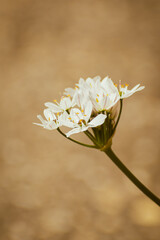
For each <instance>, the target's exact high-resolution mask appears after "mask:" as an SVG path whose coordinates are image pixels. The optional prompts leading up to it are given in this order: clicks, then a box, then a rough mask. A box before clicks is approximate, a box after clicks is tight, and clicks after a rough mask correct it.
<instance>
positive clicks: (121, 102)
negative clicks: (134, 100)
mask: <svg viewBox="0 0 160 240" xmlns="http://www.w3.org/2000/svg"><path fill="white" fill-rule="evenodd" d="M122 107H123V99H120V109H119V115H118V118H117V121H116V124H115V126H114V130H113V132H114V131H115V130H116V127H117V125H118V123H119V120H120V117H121V113H122Z"/></svg>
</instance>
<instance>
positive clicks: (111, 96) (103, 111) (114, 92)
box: [35, 76, 160, 206]
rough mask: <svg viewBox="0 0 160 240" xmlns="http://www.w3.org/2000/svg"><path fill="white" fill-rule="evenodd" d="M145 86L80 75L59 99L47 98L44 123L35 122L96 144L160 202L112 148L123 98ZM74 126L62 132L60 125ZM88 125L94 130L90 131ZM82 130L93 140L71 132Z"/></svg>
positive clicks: (93, 146)
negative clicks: (76, 135)
mask: <svg viewBox="0 0 160 240" xmlns="http://www.w3.org/2000/svg"><path fill="white" fill-rule="evenodd" d="M142 89H144V86H140V84H138V85H136V86H135V87H134V88H132V89H131V90H129V89H128V85H126V86H123V85H121V81H120V82H119V88H118V87H117V84H114V83H113V82H112V80H111V79H110V78H109V77H105V78H104V79H103V80H101V78H100V77H99V76H98V77H95V78H93V79H92V78H87V79H86V80H84V79H82V78H80V80H79V83H77V84H76V86H75V88H66V89H65V92H64V95H65V97H64V96H62V97H61V100H60V102H59V103H58V102H57V100H54V103H53V102H46V103H45V106H46V107H47V109H44V116H45V119H44V118H43V117H42V116H41V115H37V117H38V119H39V120H40V122H41V123H35V124H36V125H39V126H42V127H43V128H45V129H48V130H54V129H57V131H58V132H59V133H60V134H61V135H62V136H64V137H65V138H67V139H68V140H70V141H72V142H74V143H77V144H79V145H81V146H85V147H88V148H95V149H98V150H100V151H103V152H104V153H105V154H106V155H107V156H108V157H109V158H110V159H111V160H112V161H113V162H114V163H115V164H116V166H117V167H118V168H119V169H120V170H121V171H122V172H123V173H124V174H125V175H126V176H127V177H128V178H129V179H130V180H131V181H132V183H133V184H135V185H136V186H137V187H138V188H139V189H140V190H141V191H142V192H143V193H144V194H145V195H146V196H147V197H149V198H150V199H151V200H152V201H153V202H155V203H156V204H157V205H159V206H160V199H159V198H158V197H157V196H156V195H155V194H153V193H152V192H151V191H150V190H149V189H148V188H147V187H146V186H144V185H143V184H142V183H141V182H140V181H139V180H138V179H137V178H136V177H135V176H134V175H133V173H132V172H131V171H130V170H129V169H128V168H127V167H126V166H125V165H124V164H123V163H122V162H121V161H120V160H119V158H118V157H117V156H116V155H115V153H114V152H113V151H112V149H111V146H112V139H113V136H114V134H115V131H116V128H117V126H118V123H119V120H120V117H121V113H122V107H123V99H124V98H128V97H130V96H131V95H133V94H134V93H135V92H137V91H141V90H142ZM118 102H120V109H119V113H118V116H117V117H116V115H115V107H116V105H117V103H118ZM62 126H65V127H68V128H71V130H70V131H69V132H67V133H63V132H62V131H61V129H60V127H62ZM89 129H91V130H92V132H91V131H89ZM80 132H83V133H84V134H85V135H86V136H87V137H88V138H89V139H90V140H91V142H92V143H93V145H89V144H85V143H82V142H79V141H77V140H74V139H73V138H71V137H70V136H71V135H73V134H77V133H80Z"/></svg>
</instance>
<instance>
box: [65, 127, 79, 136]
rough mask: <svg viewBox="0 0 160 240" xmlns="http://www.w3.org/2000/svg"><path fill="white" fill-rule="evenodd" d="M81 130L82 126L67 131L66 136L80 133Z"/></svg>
mask: <svg viewBox="0 0 160 240" xmlns="http://www.w3.org/2000/svg"><path fill="white" fill-rule="evenodd" d="M79 132H81V128H80V127H79V128H74V129H72V130H71V131H69V132H68V133H66V136H67V137H69V136H71V135H72V134H75V133H79Z"/></svg>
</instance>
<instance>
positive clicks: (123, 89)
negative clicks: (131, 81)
mask: <svg viewBox="0 0 160 240" xmlns="http://www.w3.org/2000/svg"><path fill="white" fill-rule="evenodd" d="M144 88H145V87H144V86H141V87H140V84H137V85H136V86H135V87H134V88H132V89H131V90H128V85H127V84H126V85H125V86H123V85H121V81H120V83H119V91H120V98H121V99H123V98H127V97H130V96H131V95H132V94H134V93H135V92H138V91H141V90H143V89H144Z"/></svg>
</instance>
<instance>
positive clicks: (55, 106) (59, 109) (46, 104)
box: [44, 102, 62, 113]
mask: <svg viewBox="0 0 160 240" xmlns="http://www.w3.org/2000/svg"><path fill="white" fill-rule="evenodd" d="M44 105H45V106H46V107H48V108H50V109H51V110H52V111H53V112H55V113H57V112H62V109H61V108H60V107H59V106H57V105H56V104H54V103H52V102H46V103H45V104H44Z"/></svg>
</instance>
